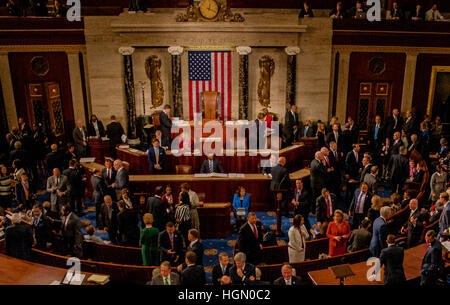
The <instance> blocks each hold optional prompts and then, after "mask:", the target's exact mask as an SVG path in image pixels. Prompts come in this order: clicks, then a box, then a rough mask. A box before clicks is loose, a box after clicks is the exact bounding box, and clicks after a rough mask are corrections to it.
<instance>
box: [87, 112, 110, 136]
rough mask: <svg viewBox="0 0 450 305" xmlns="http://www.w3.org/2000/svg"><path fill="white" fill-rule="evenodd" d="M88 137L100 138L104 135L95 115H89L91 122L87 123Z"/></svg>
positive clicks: (103, 128)
mask: <svg viewBox="0 0 450 305" xmlns="http://www.w3.org/2000/svg"><path fill="white" fill-rule="evenodd" d="M88 135H89V136H90V137H97V138H102V137H104V136H105V135H106V132H105V127H104V126H103V123H102V121H100V120H98V119H97V116H96V115H95V114H93V115H91V121H90V122H89V123H88Z"/></svg>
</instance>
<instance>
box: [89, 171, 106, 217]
mask: <svg viewBox="0 0 450 305" xmlns="http://www.w3.org/2000/svg"><path fill="white" fill-rule="evenodd" d="M91 185H92V190H93V191H92V201H94V203H95V219H96V223H97V224H98V216H99V214H100V208H101V206H102V203H103V198H104V197H105V196H106V194H107V189H106V183H105V179H104V178H103V177H102V174H101V170H100V169H98V168H97V169H95V170H94V174H93V175H92V177H91Z"/></svg>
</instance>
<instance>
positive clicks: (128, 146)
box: [119, 145, 130, 148]
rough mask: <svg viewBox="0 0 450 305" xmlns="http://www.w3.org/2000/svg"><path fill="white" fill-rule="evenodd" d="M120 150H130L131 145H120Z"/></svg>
mask: <svg viewBox="0 0 450 305" xmlns="http://www.w3.org/2000/svg"><path fill="white" fill-rule="evenodd" d="M119 148H130V145H119Z"/></svg>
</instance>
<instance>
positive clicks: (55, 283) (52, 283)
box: [50, 281, 61, 286]
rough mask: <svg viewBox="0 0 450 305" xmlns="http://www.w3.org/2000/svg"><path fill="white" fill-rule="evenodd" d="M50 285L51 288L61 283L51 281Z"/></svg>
mask: <svg viewBox="0 0 450 305" xmlns="http://www.w3.org/2000/svg"><path fill="white" fill-rule="evenodd" d="M50 285H52V286H56V285H61V282H60V281H53V282H51V283H50Z"/></svg>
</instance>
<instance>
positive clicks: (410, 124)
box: [402, 110, 418, 140]
mask: <svg viewBox="0 0 450 305" xmlns="http://www.w3.org/2000/svg"><path fill="white" fill-rule="evenodd" d="M417 127H418V125H417V120H416V119H415V118H414V116H413V114H412V112H411V110H407V111H406V119H405V121H404V122H403V126H402V128H403V130H404V131H405V133H406V135H407V136H408V140H409V139H410V138H411V135H412V134H413V133H417V131H418V128H417Z"/></svg>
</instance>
